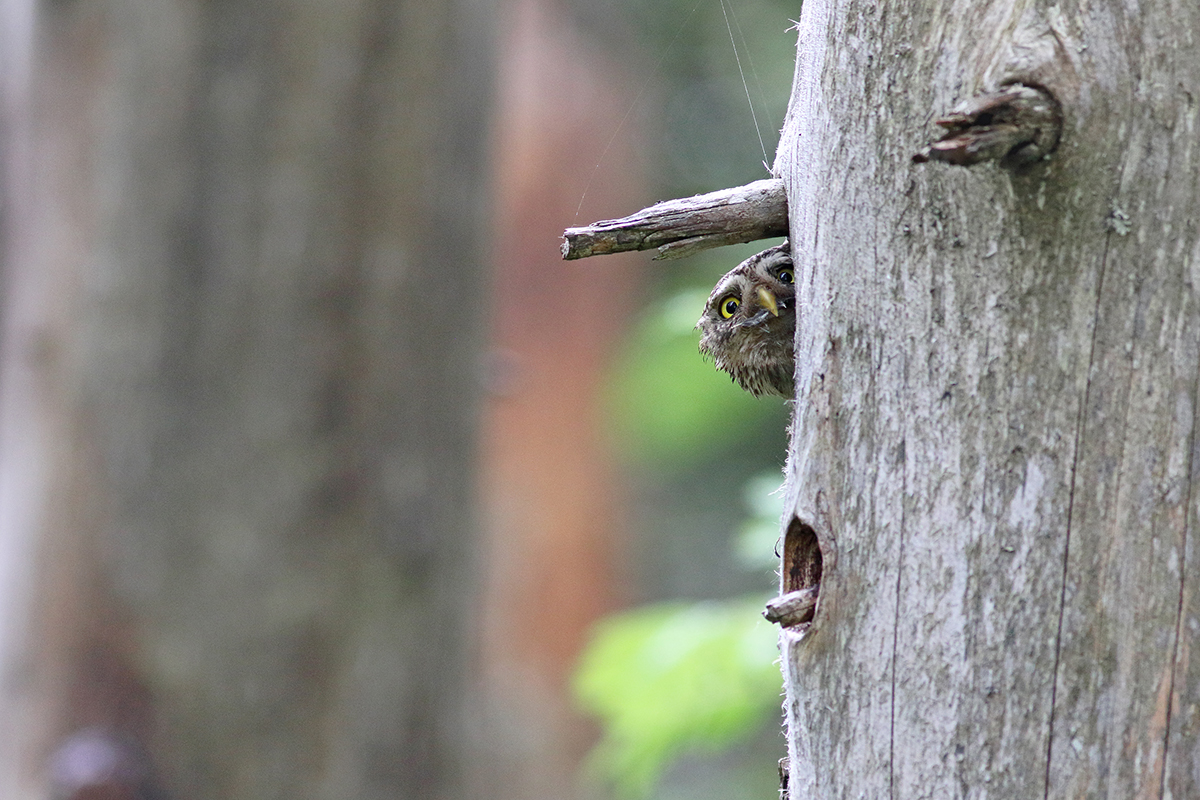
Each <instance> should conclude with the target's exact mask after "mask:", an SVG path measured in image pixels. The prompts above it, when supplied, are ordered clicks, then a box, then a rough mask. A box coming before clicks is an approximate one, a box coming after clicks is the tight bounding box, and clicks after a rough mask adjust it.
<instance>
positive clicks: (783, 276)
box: [779, 267, 796, 283]
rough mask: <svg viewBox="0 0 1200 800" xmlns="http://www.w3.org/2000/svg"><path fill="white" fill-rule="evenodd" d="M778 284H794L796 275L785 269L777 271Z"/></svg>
mask: <svg viewBox="0 0 1200 800" xmlns="http://www.w3.org/2000/svg"><path fill="white" fill-rule="evenodd" d="M779 282H780V283H795V282H796V273H794V272H792V271H791V270H790V269H788V268H787V267H784V268H783V269H781V270H779Z"/></svg>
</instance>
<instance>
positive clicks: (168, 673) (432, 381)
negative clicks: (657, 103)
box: [0, 0, 494, 800]
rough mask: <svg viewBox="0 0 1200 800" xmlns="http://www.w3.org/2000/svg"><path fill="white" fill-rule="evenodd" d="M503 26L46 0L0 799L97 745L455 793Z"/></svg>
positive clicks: (10, 443) (7, 356) (17, 387)
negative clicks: (487, 157) (492, 123)
mask: <svg viewBox="0 0 1200 800" xmlns="http://www.w3.org/2000/svg"><path fill="white" fill-rule="evenodd" d="M488 10H489V9H488V4H487V3H486V0H451V1H450V2H442V3H428V2H424V0H401V1H400V2H354V1H353V0H350V1H349V2H347V0H336V2H333V1H330V2H319V3H291V2H267V3H251V2H223V3H196V2H128V1H122V0H97V1H96V2H86V1H84V0H81V1H80V2H75V3H62V2H58V3H45V4H43V6H42V7H41V8H40V15H41V16H40V20H39V25H38V28H37V33H36V45H35V46H34V48H33V53H34V59H33V63H32V79H31V81H32V82H31V83H30V84H29V86H28V87H27V94H26V95H25V97H26V98H27V102H26V103H25V104H24V106H23V108H21V109H20V111H21V114H22V118H20V119H16V120H14V123H15V125H14V128H13V130H15V131H16V132H15V133H14V134H13V136H12V137H11V141H10V144H11V147H10V152H9V153H8V162H7V163H8V169H7V175H6V178H7V186H6V187H5V188H6V194H7V196H6V199H5V204H6V212H7V213H6V217H7V223H8V227H7V230H6V250H5V279H6V283H5V287H6V292H5V295H4V306H3V313H4V317H3V323H4V328H3V340H2V345H3V360H2V362H0V381H2V383H0V391H2V392H3V394H2V399H3V405H2V407H0V437H2V438H0V500H2V505H0V541H2V542H3V547H2V551H0V555H2V558H3V562H2V563H0V570H2V573H0V575H2V576H3V585H2V588H0V591H2V592H3V597H2V598H0V604H2V605H3V610H4V618H3V621H4V625H3V628H2V629H0V669H2V672H0V681H2V683H0V796H3V797H5V798H27V797H29V798H32V797H37V798H42V797H45V796H46V792H45V789H44V784H45V780H46V769H47V766H46V765H47V763H48V761H49V760H52V759H53V758H54V754H55V752H56V748H58V747H59V744H60V743H61V742H63V741H64V737H67V736H69V735H71V734H72V733H75V732H78V731H80V730H84V729H95V730H99V731H102V732H110V733H111V734H112V735H114V736H116V735H131V736H133V737H136V738H137V739H138V740H140V742H141V743H142V744H144V745H145V747H146V748H147V749H148V751H149V753H150V756H151V757H152V760H153V762H154V766H155V767H156V769H157V771H158V774H159V777H160V780H161V783H162V784H163V785H164V786H165V787H166V788H167V789H168V790H169V791H170V792H171V797H172V798H175V799H176V800H183V799H186V798H230V799H232V798H245V800H251V799H253V800H264V798H338V799H339V800H344V798H357V799H364V798H404V797H414V798H418V797H419V798H456V797H462V796H464V794H465V789H464V781H465V780H466V764H465V762H466V760H467V754H466V752H465V750H464V742H465V741H466V740H467V738H468V737H467V734H466V731H467V727H468V726H467V714H466V712H467V706H468V703H467V697H466V695H465V687H466V685H467V677H468V676H467V666H468V663H469V662H468V652H467V646H466V645H467V641H468V639H467V633H468V630H469V628H470V626H471V625H472V623H473V621H474V614H475V612H474V611H473V609H472V602H473V601H474V600H475V598H476V589H477V586H476V583H477V581H476V575H477V573H476V570H475V568H474V548H475V544H476V541H475V539H476V537H475V535H474V531H473V525H472V523H473V520H472V517H471V508H472V505H471V502H470V498H471V492H472V488H473V483H474V475H473V467H472V459H473V447H474V444H473V443H474V438H475V430H476V426H475V416H476V410H477V401H476V398H477V395H478V391H477V388H478V379H479V376H478V369H477V368H478V357H479V351H480V343H481V339H482V333H483V324H482V320H483V314H482V313H481V308H482V302H483V298H484V293H483V282H484V280H485V275H486V273H485V269H484V261H483V256H484V252H485V251H484V249H483V247H482V243H483V242H482V237H483V235H484V232H485V231H486V225H485V220H484V218H483V215H482V212H483V208H484V200H485V198H486V196H487V189H486V174H485V169H484V161H483V157H482V156H483V153H484V145H485V133H486V123H487V114H488V111H489V107H488V105H489V103H488V100H489V85H490V81H491V77H492V73H493V65H492V63H491V41H490V36H491V31H490V27H491V25H492V24H493V23H494V20H493V19H491V18H490V15H489V14H488V13H487V12H488ZM11 19H12V16H11V15H10V16H8V17H6V20H9V21H11ZM29 564H34V565H35V567H34V568H33V570H32V572H31V571H29V566H28V565H29ZM58 755H59V756H60V757H61V756H62V755H63V753H62V751H61V750H59V751H58Z"/></svg>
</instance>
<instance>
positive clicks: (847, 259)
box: [779, 0, 1200, 800]
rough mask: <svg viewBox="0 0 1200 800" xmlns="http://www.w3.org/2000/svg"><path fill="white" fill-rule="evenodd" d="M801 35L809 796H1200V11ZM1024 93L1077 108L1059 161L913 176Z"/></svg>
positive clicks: (850, 5)
mask: <svg viewBox="0 0 1200 800" xmlns="http://www.w3.org/2000/svg"><path fill="white" fill-rule="evenodd" d="M799 30H800V47H799V63H798V64H797V70H796V82H795V85H794V87H793V94H792V104H791V108H790V110H789V114H788V122H787V124H786V126H785V129H784V134H783V140H782V142H781V144H780V160H779V167H780V171H781V175H782V177H784V178H785V179H786V181H787V185H788V200H789V208H790V214H791V229H792V237H791V241H792V245H793V247H794V248H795V252H796V257H797V268H798V269H797V272H798V278H799V279H798V280H797V284H798V287H799V289H800V297H799V300H798V308H800V309H803V311H802V312H801V314H800V317H799V320H800V321H799V323H798V330H797V359H796V361H797V369H798V371H797V384H796V389H797V398H798V403H797V406H796V422H795V433H794V436H793V443H792V452H791V461H790V466H789V476H788V478H789V483H788V486H789V495H788V498H789V506H788V507H789V508H790V509H792V510H793V511H794V513H795V517H794V518H793V519H792V520H791V524H790V526H789V531H788V535H789V537H790V539H791V540H792V544H794V545H796V546H801V545H803V543H804V540H805V539H806V538H809V537H811V536H812V534H813V533H815V534H816V537H817V539H818V540H819V541H820V546H821V551H822V557H823V573H822V577H821V582H820V583H821V590H820V605H819V608H818V611H817V614H816V617H815V620H814V622H813V623H812V627H811V628H810V629H809V630H808V632H807V633H806V634H805V635H803V636H798V635H795V634H794V633H786V634H785V635H784V637H783V641H784V645H785V647H784V662H785V672H786V679H787V698H788V699H787V706H786V707H787V712H788V722H789V740H790V741H789V744H790V751H791V768H792V772H791V792H792V797H793V798H795V800H799V799H800V798H804V799H805V800H809V799H810V798H813V799H815V798H834V797H839V798H842V797H844V798H858V797H872V798H877V797H894V798H917V797H922V798H924V797H936V798H957V797H972V798H983V797H998V798H1041V797H1048V798H1067V797H1072V798H1074V797H1110V798H1134V797H1137V798H1161V797H1173V798H1177V799H1181V798H1186V797H1200V775H1198V774H1197V764H1200V744H1198V742H1200V737H1198V735H1197V734H1198V733H1200V730H1198V726H1200V715H1198V714H1197V709H1198V708H1200V659H1197V661H1196V663H1195V664H1192V663H1191V661H1190V652H1191V650H1192V646H1193V645H1197V646H1200V563H1198V561H1197V558H1198V556H1197V553H1198V551H1197V548H1196V544H1195V538H1196V526H1197V522H1198V521H1200V520H1198V517H1197V498H1198V497H1200V491H1198V484H1197V481H1198V478H1197V467H1198V466H1200V465H1198V464H1197V462H1196V444H1197V438H1196V424H1197V416H1196V405H1197V398H1198V391H1200V390H1198V382H1200V377H1198V375H1200V305H1198V304H1197V302H1196V299H1197V296H1196V289H1197V280H1198V278H1200V274H1198V273H1197V267H1198V266H1200V227H1198V226H1197V220H1198V219H1200V186H1198V185H1197V184H1198V181H1200V146H1198V143H1200V138H1198V137H1197V115H1198V108H1200V106H1198V101H1200V40H1198V39H1197V33H1198V32H1200V7H1198V6H1197V5H1196V4H1195V3H1194V2H1150V3H1142V4H1130V3H1120V2H1112V1H1111V0H1102V1H1100V2H1093V3H1087V4H1083V5H1072V6H1070V7H1066V6H1058V5H1051V4H1029V3H1011V2H982V3H981V2H976V1H975V0H957V1H956V2H954V3H951V4H949V5H947V6H946V7H945V8H942V7H940V6H938V5H937V4H929V3H923V4H921V3H918V4H908V3H883V4H880V3H875V2H864V1H863V0H805V3H804V9H803V14H802V18H801V21H800V25H799ZM1008 80H1023V81H1025V82H1027V83H1034V84H1038V85H1042V86H1045V87H1047V88H1048V89H1049V90H1050V91H1051V92H1053V94H1054V95H1055V96H1056V97H1057V98H1058V100H1059V101H1060V102H1061V103H1062V106H1063V111H1064V116H1065V126H1064V133H1063V138H1062V142H1061V144H1060V146H1059V149H1058V151H1057V152H1056V153H1055V154H1054V155H1053V157H1052V158H1051V159H1050V160H1049V161H1047V162H1045V163H1040V164H1037V165H1034V166H1033V167H1032V168H1030V169H1028V170H1026V171H1024V172H1022V173H1012V172H1008V171H1005V170H1002V169H999V168H997V167H996V166H994V165H984V166H977V167H973V168H970V169H962V168H957V167H949V166H945V165H940V164H933V163H931V164H925V165H914V164H913V163H912V162H911V157H912V155H913V154H914V153H915V152H917V151H918V150H919V149H920V148H921V147H922V145H924V144H925V143H926V142H928V141H929V139H930V138H932V137H934V136H935V135H936V134H935V132H934V130H933V126H932V125H931V124H930V123H931V121H932V119H934V118H935V117H936V116H940V115H941V114H944V113H945V112H948V111H949V110H950V109H951V108H952V107H953V106H954V104H955V103H956V102H958V101H960V100H963V99H965V98H969V97H971V96H972V95H973V94H974V93H976V92H977V91H979V90H981V89H984V88H992V89H994V88H996V87H997V86H998V85H1000V84H1001V83H1003V82H1005V81H1008ZM786 551H788V548H785V552H786ZM785 574H786V575H787V579H788V581H787V582H792V580H793V578H794V577H797V576H799V573H796V576H793V575H792V574H791V573H790V572H789V573H785ZM789 588H798V587H789Z"/></svg>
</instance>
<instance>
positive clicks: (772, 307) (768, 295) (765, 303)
mask: <svg viewBox="0 0 1200 800" xmlns="http://www.w3.org/2000/svg"><path fill="white" fill-rule="evenodd" d="M758 304H759V305H760V306H762V307H763V308H765V309H766V310H767V311H770V312H771V316H772V317H778V316H779V302H778V301H777V300H776V299H775V293H774V292H772V291H771V290H770V289H768V288H767V287H765V286H759V287H758Z"/></svg>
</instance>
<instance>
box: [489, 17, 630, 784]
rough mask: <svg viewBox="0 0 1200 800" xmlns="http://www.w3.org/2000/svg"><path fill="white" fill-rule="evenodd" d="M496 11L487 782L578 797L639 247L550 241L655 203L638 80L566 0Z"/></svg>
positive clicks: (610, 542)
mask: <svg viewBox="0 0 1200 800" xmlns="http://www.w3.org/2000/svg"><path fill="white" fill-rule="evenodd" d="M504 11H505V13H504V24H503V26H502V28H501V39H500V50H501V58H500V72H499V76H500V78H499V87H498V97H497V109H498V113H497V119H496V125H495V131H496V133H495V153H496V173H495V174H496V184H495V194H494V197H495V204H494V209H495V211H494V218H495V230H496V240H495V244H496V250H495V263H494V270H495V273H494V274H495V278H494V281H493V283H494V287H495V309H494V312H493V315H494V322H493V328H492V345H493V347H494V348H495V350H494V353H493V358H492V392H491V394H490V397H489V399H488V403H487V405H486V408H485V414H484V431H483V433H484V440H483V448H484V452H483V457H484V460H483V465H482V469H483V473H484V474H483V484H484V490H483V493H482V498H481V499H482V502H483V511H484V514H483V519H484V520H485V524H484V530H485V531H486V532H487V534H488V554H489V557H488V559H487V568H488V572H489V581H488V591H487V601H486V602H485V603H484V606H483V612H482V615H481V620H482V621H483V623H484V626H483V658H482V660H481V666H482V670H483V672H482V678H483V686H484V689H485V691H484V692H483V693H482V698H481V701H482V703H483V706H482V708H481V710H484V711H485V714H484V715H483V719H484V720H486V725H485V727H484V730H485V732H486V736H485V742H486V745H485V747H486V750H485V752H486V755H487V768H488V774H489V783H488V788H489V794H490V797H491V798H493V800H526V798H548V799H554V798H568V797H571V796H574V795H575V794H576V792H577V791H578V790H579V784H578V774H577V773H578V768H579V762H580V759H581V757H582V756H583V755H584V753H585V752H586V750H587V748H588V746H589V745H590V744H591V743H592V739H593V732H594V731H593V728H592V726H591V725H590V724H587V723H585V721H584V720H583V719H582V717H581V715H580V714H579V713H578V712H577V711H576V709H575V708H574V703H573V700H572V697H571V692H570V679H571V675H572V672H573V670H574V667H575V662H576V660H577V659H578V656H579V652H580V650H581V649H582V647H583V645H584V643H585V642H586V640H587V637H588V635H589V632H590V629H591V625H592V623H593V622H595V621H596V619H597V618H598V617H600V616H601V615H603V614H604V613H606V612H608V611H611V610H612V609H613V608H614V607H615V606H616V605H617V604H618V602H619V600H620V598H621V595H622V593H623V592H622V587H621V578H622V577H623V576H622V575H621V571H620V569H619V566H620V564H621V563H622V561H623V559H622V558H621V556H622V550H623V545H624V533H625V520H624V519H623V516H622V513H621V511H622V506H623V504H622V494H623V493H622V491H621V487H620V486H619V484H618V481H617V480H616V479H615V476H614V470H613V468H612V459H611V454H610V452H609V448H608V446H607V445H608V442H606V441H605V440H604V437H603V435H602V431H603V426H602V413H601V409H600V408H599V407H598V405H599V404H598V401H599V400H600V399H601V398H603V397H604V379H605V378H606V376H607V375H608V370H609V359H610V356H611V355H612V351H613V349H614V347H615V346H616V344H617V342H618V341H620V340H621V338H622V337H623V336H624V335H625V333H626V332H627V331H628V329H629V324H630V321H631V319H632V318H633V315H634V313H635V312H636V311H637V309H638V305H639V303H638V296H637V294H636V289H637V286H638V284H639V275H640V272H639V270H638V264H639V263H645V261H646V257H645V256H644V255H641V254H631V255H627V256H611V257H609V258H607V259H604V260H603V261H602V262H601V263H583V264H581V263H579V262H574V263H563V261H562V259H561V256H560V254H559V252H558V249H557V247H556V246H555V245H556V243H557V242H558V241H559V237H560V235H561V233H562V230H563V229H564V228H565V227H567V226H568V225H571V224H576V223H575V220H576V219H600V218H612V217H619V216H622V215H624V214H626V213H628V210H629V209H633V208H638V207H640V206H641V205H644V204H645V202H646V200H647V188H646V186H645V183H646V178H645V174H646V170H645V168H644V165H643V164H641V163H640V160H639V158H638V155H637V145H638V137H637V133H638V129H639V128H640V127H641V125H640V119H638V118H636V117H634V118H631V119H624V120H623V116H624V115H627V114H628V113H629V111H630V108H629V103H630V101H631V100H632V99H633V96H634V95H633V93H632V92H633V90H632V89H631V88H630V87H631V86H637V85H638V84H639V82H640V81H641V80H642V79H634V78H633V77H631V76H630V74H629V72H628V71H626V70H622V69H619V68H618V67H617V65H616V60H615V59H614V58H613V57H612V56H611V55H607V53H606V51H605V50H604V49H602V48H601V47H600V46H598V45H597V43H596V42H595V40H594V38H593V37H590V36H589V35H588V32H587V31H584V30H581V29H580V24H579V22H578V20H577V18H576V17H577V15H576V14H574V13H572V9H571V8H569V7H568V6H566V5H564V4H563V3H561V2H559V1H558V0H509V2H507V3H505V5H504ZM601 13H603V12H601ZM610 13H611V12H610ZM610 47H611V46H610ZM622 122H624V123H625V124H624V125H622V124H621V123H622ZM597 165H598V166H597ZM593 178H594V179H593ZM577 212H578V213H577Z"/></svg>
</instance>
